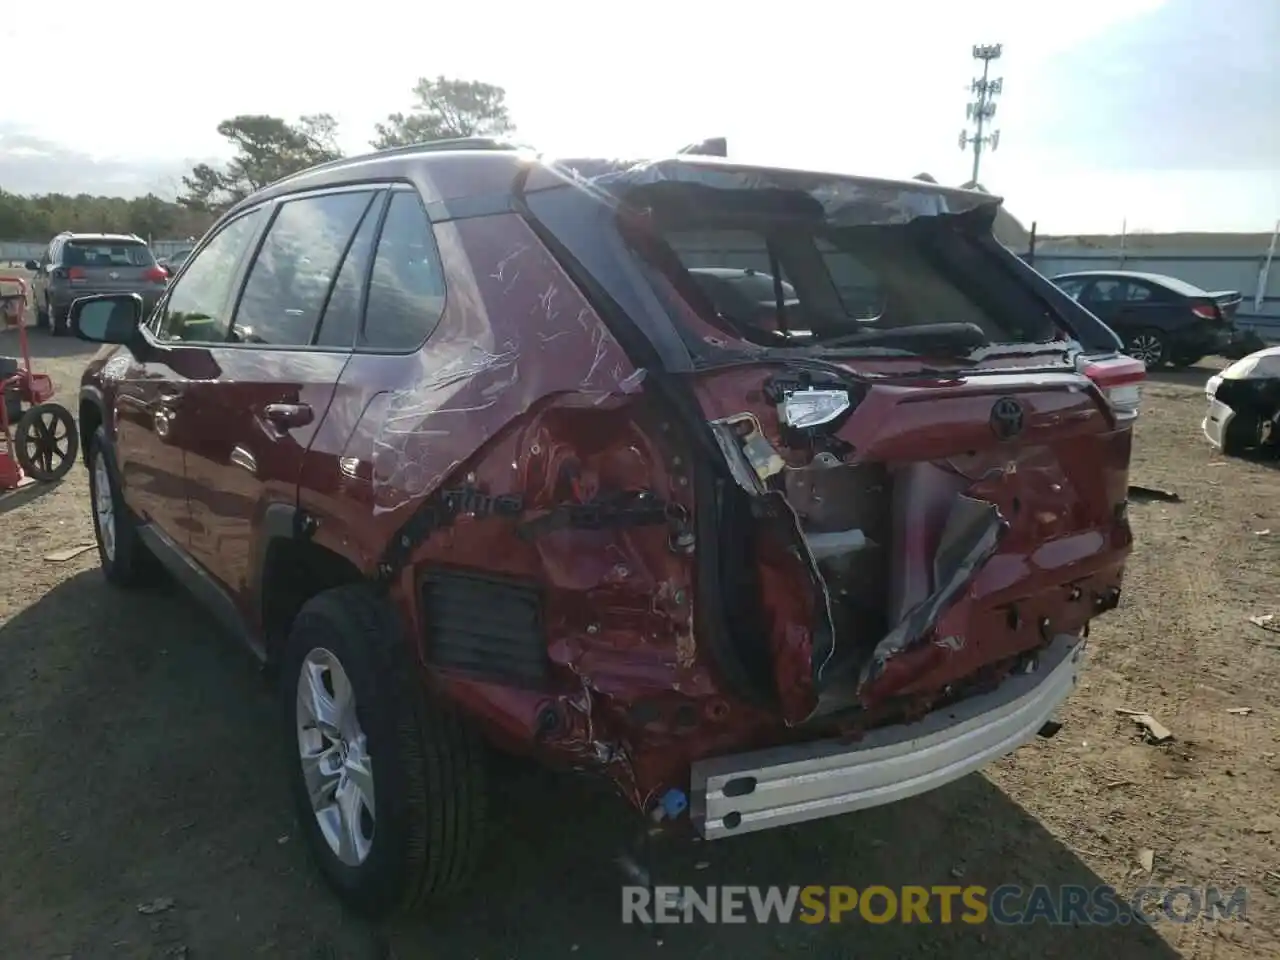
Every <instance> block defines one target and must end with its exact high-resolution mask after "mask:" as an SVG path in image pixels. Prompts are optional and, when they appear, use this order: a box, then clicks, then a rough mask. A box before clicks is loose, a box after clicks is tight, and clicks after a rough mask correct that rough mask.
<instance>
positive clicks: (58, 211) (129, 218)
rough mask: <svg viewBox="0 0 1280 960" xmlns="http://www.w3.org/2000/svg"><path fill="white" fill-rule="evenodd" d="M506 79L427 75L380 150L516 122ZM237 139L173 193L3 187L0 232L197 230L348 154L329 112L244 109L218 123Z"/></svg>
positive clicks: (383, 126) (493, 130)
mask: <svg viewBox="0 0 1280 960" xmlns="http://www.w3.org/2000/svg"><path fill="white" fill-rule="evenodd" d="M514 129H515V128H514V125H513V124H512V122H511V116H510V113H509V112H508V109H507V104H506V91H505V90H503V88H502V87H498V86H494V85H493V84H488V83H483V82H480V81H478V80H456V79H451V78H449V77H445V76H437V77H422V78H421V79H419V80H418V82H417V84H415V85H414V88H413V106H412V107H411V109H410V110H409V112H407V113H392V114H389V115H388V116H387V119H386V121H385V122H384V123H379V124H377V125H376V126H375V135H374V137H373V139H372V140H370V141H369V145H370V146H371V147H372V148H373V149H375V150H387V149H390V148H392V147H398V146H403V145H405V144H410V143H420V142H423V141H430V140H446V139H450V138H454V137H474V136H503V135H505V134H509V133H511V132H512V131H513V130H514ZM218 133H219V134H220V135H221V136H222V137H224V138H225V139H226V140H227V141H228V142H229V143H230V144H231V145H232V146H233V147H234V148H235V154H234V156H233V157H232V158H231V160H229V161H228V162H227V163H226V164H223V165H221V166H213V165H211V164H205V163H201V164H197V165H196V166H195V167H194V168H192V170H191V172H190V173H188V174H186V175H185V176H184V177H183V178H182V191H181V192H180V193H179V194H178V196H177V198H176V199H175V200H166V199H164V198H162V197H158V196H156V195H155V194H147V195H146V196H143V197H135V198H132V199H126V198H124V197H98V196H90V195H89V194H79V195H77V196H69V195H66V194H60V193H51V194H44V195H41V196H20V195H18V194H14V193H8V192H6V191H5V190H3V189H0V237H4V238H9V239H15V240H17V239H22V240H43V239H46V238H47V237H51V236H53V235H54V234H56V233H59V232H60V231H63V230H75V231H85V232H103V233H135V234H137V235H139V236H141V237H153V238H156V239H160V238H163V237H184V236H199V235H200V234H202V233H203V232H204V231H205V230H207V229H208V227H209V226H210V224H212V223H213V221H214V220H215V219H217V217H218V215H219V214H221V213H222V212H223V211H224V210H226V209H227V208H228V207H230V206H231V205H232V204H234V203H236V202H237V201H239V200H241V199H243V198H244V197H246V196H248V195H249V194H251V193H253V192H254V191H256V190H259V189H261V188H262V187H264V186H266V185H267V184H269V183H272V182H274V181H276V180H279V179H280V178H281V177H285V176H288V175H289V174H292V173H297V172H298V171H300V170H305V169H306V168H307V167H311V166H314V165H315V164H317V163H324V162H326V161H329V160H336V159H339V158H340V157H341V156H342V155H343V154H342V150H341V149H340V148H339V147H338V143H337V134H338V124H337V122H336V121H335V120H334V118H333V117H332V116H330V115H329V114H326V113H319V114H309V115H306V116H302V117H299V118H298V119H297V120H292V121H291V120H286V119H284V118H282V117H273V116H268V115H265V114H241V115H238V116H235V117H231V118H229V119H227V120H223V121H222V122H221V123H220V124H218Z"/></svg>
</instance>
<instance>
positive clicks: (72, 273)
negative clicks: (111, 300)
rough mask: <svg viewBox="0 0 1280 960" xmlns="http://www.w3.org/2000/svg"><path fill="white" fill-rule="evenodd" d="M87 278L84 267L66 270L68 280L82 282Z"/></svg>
mask: <svg viewBox="0 0 1280 960" xmlns="http://www.w3.org/2000/svg"><path fill="white" fill-rule="evenodd" d="M88 276H89V274H88V273H87V272H86V271H85V269H84V267H70V268H69V269H68V270H67V279H68V280H84V279H85V278H86V277H88Z"/></svg>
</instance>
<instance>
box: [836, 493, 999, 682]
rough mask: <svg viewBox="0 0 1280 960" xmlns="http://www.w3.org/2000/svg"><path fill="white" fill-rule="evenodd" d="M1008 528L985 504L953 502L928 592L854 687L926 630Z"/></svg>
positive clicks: (968, 500)
mask: <svg viewBox="0 0 1280 960" xmlns="http://www.w3.org/2000/svg"><path fill="white" fill-rule="evenodd" d="M1008 529H1009V525H1008V523H1007V522H1006V521H1005V519H1004V517H1003V516H1001V514H1000V509H999V508H998V507H997V506H996V505H995V504H993V503H990V502H988V501H986V500H977V499H975V498H973V497H968V496H963V495H961V496H959V497H957V498H956V499H955V501H954V502H953V505H952V508H951V513H950V514H949V515H948V517H947V524H946V526H945V527H944V528H943V531H942V538H941V540H940V541H939V543H938V549H937V552H936V553H935V554H934V558H933V582H934V590H933V592H932V593H931V594H929V596H928V597H926V598H925V599H924V600H922V601H921V602H920V603H919V604H917V605H916V606H915V607H913V608H912V609H911V611H910V612H909V613H908V614H907V615H906V616H905V617H903V619H902V620H901V621H900V622H899V623H898V625H897V626H896V627H894V628H893V629H892V630H890V631H889V633H887V634H886V635H885V636H884V638H883V639H882V640H881V641H880V642H879V643H878V644H876V648H875V650H874V651H873V653H872V655H871V658H870V659H869V660H868V661H867V663H866V665H865V666H864V667H863V668H862V675H861V677H860V678H859V683H858V686H859V688H861V687H862V686H864V685H865V684H866V683H867V682H868V681H870V680H873V679H874V678H875V677H876V675H877V674H879V672H880V670H881V669H882V668H883V666H884V664H885V662H886V661H888V660H889V659H890V658H891V657H894V656H896V655H897V654H899V653H901V652H902V651H903V650H905V649H907V648H908V647H910V646H911V644H912V643H914V642H915V641H916V640H917V639H919V638H920V637H921V636H922V635H923V634H924V633H925V631H927V630H928V629H929V628H930V627H932V626H933V625H934V624H935V623H936V622H937V620H938V617H939V616H940V615H941V614H942V612H943V610H944V609H945V608H946V607H947V606H948V605H949V604H950V603H951V602H952V601H953V600H954V599H955V598H956V597H957V596H958V595H959V594H960V592H961V591H962V590H963V589H964V588H965V586H966V585H967V584H968V583H969V581H970V580H971V579H972V577H973V575H974V574H975V573H976V572H977V570H978V568H980V567H981V566H982V565H983V564H984V563H986V562H987V560H989V559H990V558H991V557H992V555H994V554H995V552H996V548H997V547H998V546H999V545H1000V541H1001V540H1002V539H1003V538H1004V535H1005V533H1006V532H1007V531H1008Z"/></svg>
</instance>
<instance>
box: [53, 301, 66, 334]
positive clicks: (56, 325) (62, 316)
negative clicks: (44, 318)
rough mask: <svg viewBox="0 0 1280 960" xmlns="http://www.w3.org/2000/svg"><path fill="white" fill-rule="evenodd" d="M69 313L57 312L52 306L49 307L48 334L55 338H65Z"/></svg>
mask: <svg viewBox="0 0 1280 960" xmlns="http://www.w3.org/2000/svg"><path fill="white" fill-rule="evenodd" d="M68 313H69V311H67V310H59V309H58V308H57V307H55V306H53V304H50V305H49V332H50V333H52V334H53V335H54V336H55V337H65V336H66V335H67V316H68Z"/></svg>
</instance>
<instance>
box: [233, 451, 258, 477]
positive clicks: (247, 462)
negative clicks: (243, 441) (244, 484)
mask: <svg viewBox="0 0 1280 960" xmlns="http://www.w3.org/2000/svg"><path fill="white" fill-rule="evenodd" d="M231 462H232V463H233V464H235V465H236V466H237V467H239V468H240V469H242V470H247V471H248V472H249V473H251V474H254V475H255V476H256V475H257V473H258V461H257V459H256V458H255V457H254V455H253V454H252V453H250V452H249V451H248V450H246V449H245V448H244V447H239V446H237V447H233V448H232V450H231Z"/></svg>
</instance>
